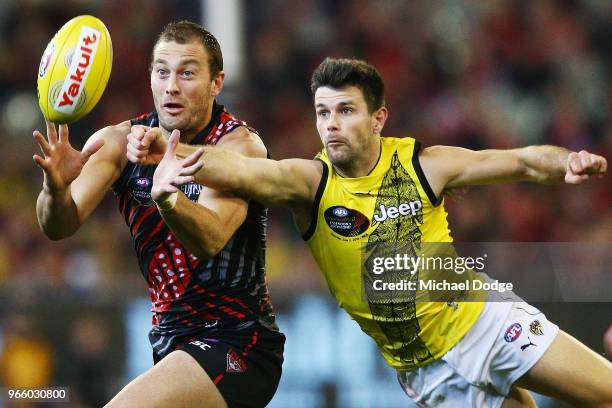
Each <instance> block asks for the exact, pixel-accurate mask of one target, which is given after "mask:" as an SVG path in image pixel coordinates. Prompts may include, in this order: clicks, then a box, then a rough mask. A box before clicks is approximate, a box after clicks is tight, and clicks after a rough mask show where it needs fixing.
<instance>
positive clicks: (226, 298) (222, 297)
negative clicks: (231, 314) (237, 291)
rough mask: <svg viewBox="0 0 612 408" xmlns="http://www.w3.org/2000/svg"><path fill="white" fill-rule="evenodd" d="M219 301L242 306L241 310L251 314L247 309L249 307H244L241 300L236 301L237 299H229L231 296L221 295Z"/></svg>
mask: <svg viewBox="0 0 612 408" xmlns="http://www.w3.org/2000/svg"><path fill="white" fill-rule="evenodd" d="M221 299H223V300H225V301H226V302H234V303H237V304H238V305H240V306H242V308H243V309H246V310H248V311H249V312H251V309H249V307H248V306H247V305H245V304H244V302H243V301H242V300H241V299H238V298H235V297H231V296H227V295H222V296H221Z"/></svg>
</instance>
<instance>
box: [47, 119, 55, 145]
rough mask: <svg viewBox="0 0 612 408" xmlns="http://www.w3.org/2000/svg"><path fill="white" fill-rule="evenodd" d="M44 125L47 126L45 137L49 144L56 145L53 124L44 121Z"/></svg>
mask: <svg viewBox="0 0 612 408" xmlns="http://www.w3.org/2000/svg"><path fill="white" fill-rule="evenodd" d="M45 124H46V125H47V137H48V138H49V143H51V144H55V143H57V130H56V129H55V123H53V122H50V121H48V120H46V119H45Z"/></svg>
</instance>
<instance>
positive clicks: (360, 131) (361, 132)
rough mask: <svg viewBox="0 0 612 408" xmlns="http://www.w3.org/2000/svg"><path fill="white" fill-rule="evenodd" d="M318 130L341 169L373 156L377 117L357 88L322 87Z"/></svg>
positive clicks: (317, 106)
mask: <svg viewBox="0 0 612 408" xmlns="http://www.w3.org/2000/svg"><path fill="white" fill-rule="evenodd" d="M315 110H316V113H317V130H318V131H319V136H320V137H321V141H322V142H323V146H325V149H326V150H327V155H328V157H329V159H330V161H331V162H332V163H333V164H334V165H335V166H338V167H343V166H347V165H349V166H350V164H351V162H353V161H355V160H360V158H361V155H364V154H370V153H371V152H370V151H369V149H370V148H371V146H372V140H373V137H374V134H375V125H376V119H375V114H370V113H368V106H367V104H366V101H365V99H364V97H363V92H362V91H361V90H360V89H359V88H357V87H355V86H346V87H344V88H341V89H333V88H328V87H321V88H318V89H317V90H316V92H315Z"/></svg>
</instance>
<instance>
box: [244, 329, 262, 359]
mask: <svg viewBox="0 0 612 408" xmlns="http://www.w3.org/2000/svg"><path fill="white" fill-rule="evenodd" d="M258 336H259V333H258V332H257V330H255V331H254V332H253V336H251V343H249V344H247V345H246V347H245V348H244V350H243V351H242V355H243V356H245V357H246V355H247V354H249V352H250V351H251V349H252V348H253V346H255V345H256V344H257V337H258Z"/></svg>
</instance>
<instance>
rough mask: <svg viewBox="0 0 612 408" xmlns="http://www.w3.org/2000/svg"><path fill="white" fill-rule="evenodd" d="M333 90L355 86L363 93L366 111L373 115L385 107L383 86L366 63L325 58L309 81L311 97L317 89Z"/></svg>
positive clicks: (372, 68) (381, 81) (378, 76)
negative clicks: (366, 106)
mask: <svg viewBox="0 0 612 408" xmlns="http://www.w3.org/2000/svg"><path fill="white" fill-rule="evenodd" d="M324 86H326V87H330V88H333V89H340V88H344V87H345V86H356V87H357V88H359V89H360V90H361V92H362V93H363V98H364V99H365V101H366V104H367V105H368V111H369V112H370V113H373V112H374V111H376V110H378V109H379V108H381V107H383V106H385V85H384V83H383V80H382V78H381V77H380V74H379V73H378V71H377V70H376V68H374V66H372V65H370V64H368V63H367V62H366V61H363V60H358V59H348V58H338V59H336V58H325V60H324V61H323V62H322V63H321V64H320V65H319V66H318V67H317V69H315V71H314V72H313V74H312V80H311V81H310V90H311V91H312V96H313V97H314V94H315V93H316V92H317V89H318V88H321V87H324Z"/></svg>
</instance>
